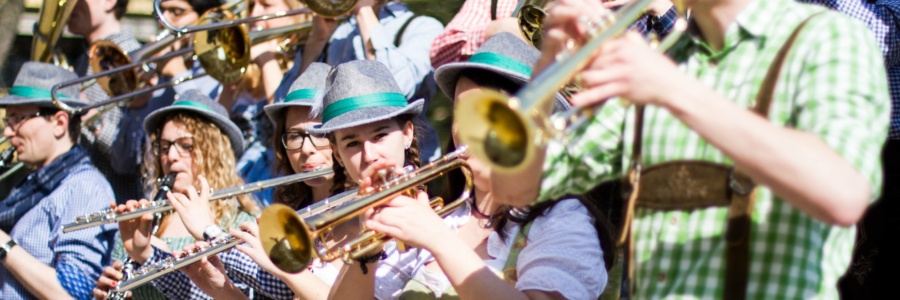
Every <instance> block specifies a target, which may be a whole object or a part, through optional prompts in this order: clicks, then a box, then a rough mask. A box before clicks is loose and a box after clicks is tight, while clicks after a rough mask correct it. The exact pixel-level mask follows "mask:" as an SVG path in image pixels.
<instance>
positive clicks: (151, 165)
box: [142, 112, 259, 233]
mask: <svg viewBox="0 0 900 300" xmlns="http://www.w3.org/2000/svg"><path fill="white" fill-rule="evenodd" d="M170 121H172V122H175V123H178V124H182V125H184V127H185V129H186V130H187V131H188V132H190V133H191V134H192V135H193V137H194V140H195V141H199V143H198V145H199V147H194V150H193V152H192V153H191V157H193V159H194V166H193V168H194V171H195V172H194V175H195V176H200V175H203V176H204V177H206V179H207V180H208V181H209V187H210V188H212V189H213V190H221V189H224V188H228V187H233V186H239V185H242V184H244V180H242V179H241V177H240V176H238V174H237V171H236V168H235V161H236V160H235V157H234V152H232V150H231V149H232V148H231V140H230V139H228V136H227V135H226V134H225V133H223V132H222V130H221V129H220V128H219V127H218V126H216V125H215V124H213V123H212V122H210V121H207V119H206V118H204V117H201V116H200V115H198V114H195V113H192V112H175V113H172V114H170V115H167V116H165V118H164V119H163V120H162V122H160V124H166V123H168V122H170ZM163 127H164V126H160V128H157V129H156V131H154V132H151V133H150V142H151V143H150V144H148V145H147V149H146V150H145V151H144V154H145V157H144V163H143V165H142V168H143V170H142V171H143V174H144V178H145V180H144V182H145V184H144V189H145V191H147V194H148V195H149V194H152V193H153V192H152V191H153V190H156V189H157V188H158V184H157V183H156V181H155V180H153V179H155V178H159V177H162V175H163V174H162V162H161V161H160V159H159V157H158V156H156V155H153V151H152V149H150V147H152V146H150V145H153V144H155V143H157V142H158V141H159V136H160V134H161V133H162V128H163ZM148 179H150V180H148ZM194 185H195V186H200V183H199V181H197V182H195V183H194ZM209 208H210V210H212V212H213V214H214V216H215V220H216V223H217V224H219V225H220V226H223V227H229V226H228V224H230V223H231V222H233V221H234V220H235V217H236V216H237V214H238V209H240V210H242V211H245V212H248V213H255V212H258V211H259V207H258V206H256V202H254V201H253V199H252V198H250V195H249V194H243V195H240V196H237V197H234V198H231V199H226V200H219V201H213V202H211V203H210V207H209ZM170 216H171V215H167V216H165V217H164V218H163V220H162V222H161V223H160V227H159V228H160V230H159V231H158V232H159V233H161V232H163V231H165V227H166V226H167V225H168V223H169V222H168V221H169V217H170Z"/></svg>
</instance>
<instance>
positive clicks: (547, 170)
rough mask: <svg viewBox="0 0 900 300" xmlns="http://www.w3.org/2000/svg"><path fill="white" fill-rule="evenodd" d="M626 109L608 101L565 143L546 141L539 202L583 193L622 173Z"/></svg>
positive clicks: (614, 101) (612, 101)
mask: <svg viewBox="0 0 900 300" xmlns="http://www.w3.org/2000/svg"><path fill="white" fill-rule="evenodd" d="M627 111H628V110H626V109H625V107H624V106H623V105H622V104H621V103H620V101H618V100H615V99H613V100H611V101H607V102H606V104H604V105H603V106H602V108H600V111H599V112H597V114H596V115H595V116H594V117H593V118H592V119H591V120H590V121H588V122H587V123H586V124H585V125H584V126H582V127H581V128H579V129H578V130H576V132H575V133H574V134H573V135H572V137H571V138H569V139H568V140H566V143H560V142H558V141H552V140H551V141H550V142H549V143H548V145H547V154H546V158H545V160H544V174H543V178H542V181H541V191H540V194H539V195H538V199H537V201H538V202H542V201H547V200H550V199H559V198H561V197H563V196H565V195H567V194H577V195H580V194H584V193H585V192H587V191H589V190H590V189H591V188H593V187H594V186H596V185H597V184H599V183H601V182H603V181H606V180H610V179H612V178H615V177H616V176H618V175H619V174H621V161H622V155H623V149H622V145H623V140H622V126H623V124H624V120H625V115H626V112H627Z"/></svg>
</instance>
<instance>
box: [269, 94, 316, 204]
mask: <svg viewBox="0 0 900 300" xmlns="http://www.w3.org/2000/svg"><path fill="white" fill-rule="evenodd" d="M285 118H286V111H284V110H283V111H281V112H280V113H278V116H277V117H276V118H275V134H274V135H273V136H272V137H270V139H271V140H272V145H273V147H274V148H273V149H275V158H276V160H275V162H274V168H275V172H276V174H279V175H288V174H294V173H296V172H294V168H293V166H291V161H290V159H288V155H287V149H286V148H285V147H284V144H282V143H281V135H282V134H284V132H285V131H286V130H285V128H284V127H285ZM273 198H274V199H275V203H281V204H285V205H288V206H290V207H291V208H293V209H294V210H298V209H301V208H304V207H306V206H309V205H310V204H312V201H313V198H312V188H310V187H309V186H308V185H306V183H304V182H299V183H296V184H288V185H282V186H279V187H277V188H275V191H274V192H273Z"/></svg>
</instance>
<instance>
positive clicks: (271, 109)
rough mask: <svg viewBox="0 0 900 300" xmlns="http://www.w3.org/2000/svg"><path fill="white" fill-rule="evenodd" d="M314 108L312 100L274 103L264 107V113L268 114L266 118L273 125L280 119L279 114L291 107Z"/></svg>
mask: <svg viewBox="0 0 900 300" xmlns="http://www.w3.org/2000/svg"><path fill="white" fill-rule="evenodd" d="M312 106H313V102H312V100H310V101H300V100H294V101H291V102H279V103H272V104H269V105H266V106H263V111H265V112H266V116H267V117H269V121H271V122H272V124H275V123H276V120H277V119H278V118H279V117H280V115H279V114H280V113H281V112H282V111H283V110H284V109H286V108H289V107H310V108H311V107H312Z"/></svg>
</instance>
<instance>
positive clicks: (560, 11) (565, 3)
mask: <svg viewBox="0 0 900 300" xmlns="http://www.w3.org/2000/svg"><path fill="white" fill-rule="evenodd" d="M546 11H547V17H546V18H545V19H544V28H543V30H544V41H543V43H542V44H541V57H540V58H539V59H538V61H537V63H536V64H535V67H534V72H533V73H532V74H533V75H532V76H535V75H537V74H540V72H541V71H542V70H543V69H544V68H546V67H547V66H548V65H549V64H550V63H552V62H554V61H556V56H557V54H559V53H562V52H564V51H573V50H575V49H578V48H580V46H581V45H583V44H584V42H585V41H586V37H587V34H588V33H589V31H590V30H591V29H592V28H589V27H588V25H589V24H587V23H585V22H583V21H581V19H583V18H587V19H588V20H598V19H601V17H602V16H604V15H607V14H609V13H610V11H609V10H608V9H606V8H604V6H603V4H602V3H600V2H599V1H596V0H557V1H554V2H553V3H552V4H551V5H550V6H549V7H548V8H547V9H546Z"/></svg>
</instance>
